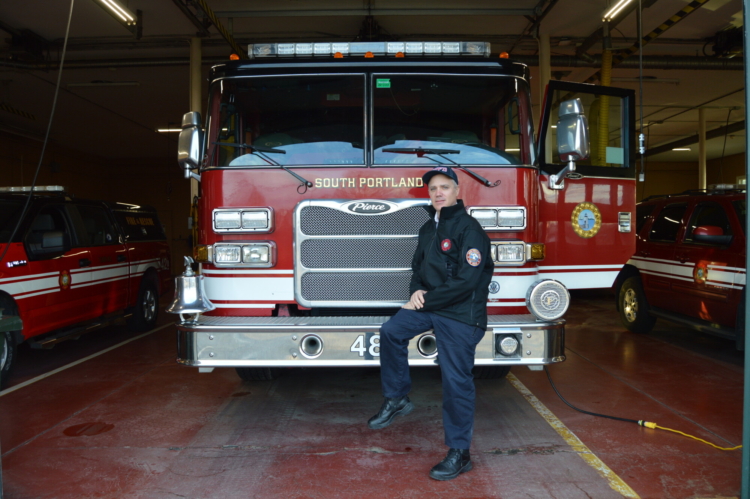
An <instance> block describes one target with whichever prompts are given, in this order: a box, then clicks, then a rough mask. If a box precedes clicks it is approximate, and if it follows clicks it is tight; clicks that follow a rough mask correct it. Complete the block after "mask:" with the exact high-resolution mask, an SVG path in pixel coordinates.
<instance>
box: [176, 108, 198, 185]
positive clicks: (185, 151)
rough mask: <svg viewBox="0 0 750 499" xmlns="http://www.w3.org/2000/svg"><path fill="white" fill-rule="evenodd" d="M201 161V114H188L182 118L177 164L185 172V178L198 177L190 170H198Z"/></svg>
mask: <svg viewBox="0 0 750 499" xmlns="http://www.w3.org/2000/svg"><path fill="white" fill-rule="evenodd" d="M202 159H203V130H201V113H198V112H195V111H193V112H189V113H185V115H184V116H183V117H182V131H181V132H180V137H179V139H178V141H177V162H178V163H179V164H180V168H182V169H183V170H185V178H190V177H196V178H197V179H198V180H200V177H199V176H198V175H196V174H194V173H193V172H191V171H190V170H196V169H199V168H200V166H201V163H202Z"/></svg>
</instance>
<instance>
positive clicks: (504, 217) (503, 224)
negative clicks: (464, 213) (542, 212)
mask: <svg viewBox="0 0 750 499" xmlns="http://www.w3.org/2000/svg"><path fill="white" fill-rule="evenodd" d="M469 215H471V216H472V217H474V218H476V219H477V221H478V222H479V224H480V225H481V226H482V227H484V229H485V230H488V231H494V230H496V231H519V230H523V229H525V228H526V208H525V207H523V206H491V207H484V206H482V207H476V208H469Z"/></svg>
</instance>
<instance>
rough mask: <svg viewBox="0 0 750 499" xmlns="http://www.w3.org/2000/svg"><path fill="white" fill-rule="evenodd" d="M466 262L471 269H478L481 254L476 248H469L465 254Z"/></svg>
mask: <svg viewBox="0 0 750 499" xmlns="http://www.w3.org/2000/svg"><path fill="white" fill-rule="evenodd" d="M466 261H467V262H468V263H469V265H471V266H472V267H478V266H479V264H480V263H482V254H481V253H480V252H479V250H478V249H476V248H471V249H470V250H469V251H467V252H466Z"/></svg>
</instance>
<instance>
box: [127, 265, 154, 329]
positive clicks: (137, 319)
mask: <svg viewBox="0 0 750 499" xmlns="http://www.w3.org/2000/svg"><path fill="white" fill-rule="evenodd" d="M158 316H159V291H158V289H157V287H156V283H155V282H154V280H153V279H151V278H148V277H145V276H144V277H143V279H142V280H141V287H140V289H139V290H138V301H137V302H136V303H135V308H134V309H133V315H132V316H131V317H130V320H129V321H128V326H130V328H131V329H133V330H135V331H139V332H142V331H148V330H149V329H152V328H153V327H154V326H155V325H156V319H157V317H158Z"/></svg>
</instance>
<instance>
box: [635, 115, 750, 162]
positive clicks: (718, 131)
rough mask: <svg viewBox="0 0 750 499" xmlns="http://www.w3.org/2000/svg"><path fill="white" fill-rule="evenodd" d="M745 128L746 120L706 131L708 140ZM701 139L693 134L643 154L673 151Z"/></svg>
mask: <svg viewBox="0 0 750 499" xmlns="http://www.w3.org/2000/svg"><path fill="white" fill-rule="evenodd" d="M744 129H745V120H742V121H738V122H736V123H732V124H731V125H726V126H722V127H719V128H714V129H713V130H710V131H708V132H706V140H710V139H715V138H717V137H723V136H724V135H729V134H730V133H735V132H739V131H741V130H744ZM699 140H700V137H699V136H698V134H695V135H691V136H690V137H685V138H684V139H679V140H675V141H672V142H669V143H668V144H663V145H660V146H658V147H654V148H652V149H648V150H646V154H644V155H643V156H644V157H649V156H653V155H654V154H660V153H663V152H667V151H671V150H672V149H674V148H675V147H685V146H689V145H691V144H697V143H698V141H699Z"/></svg>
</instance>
